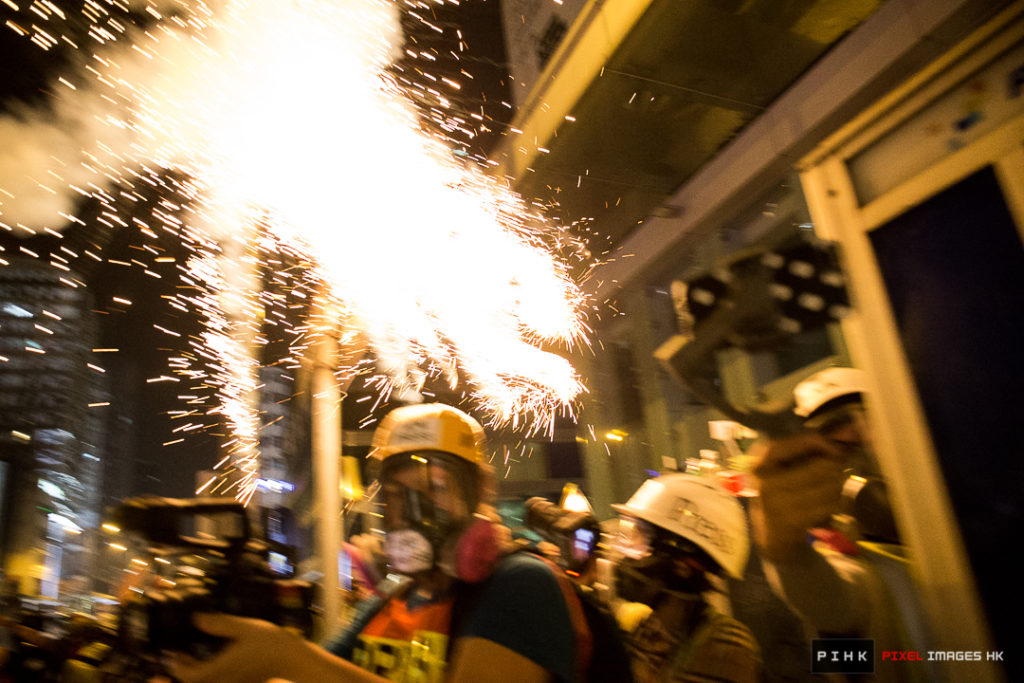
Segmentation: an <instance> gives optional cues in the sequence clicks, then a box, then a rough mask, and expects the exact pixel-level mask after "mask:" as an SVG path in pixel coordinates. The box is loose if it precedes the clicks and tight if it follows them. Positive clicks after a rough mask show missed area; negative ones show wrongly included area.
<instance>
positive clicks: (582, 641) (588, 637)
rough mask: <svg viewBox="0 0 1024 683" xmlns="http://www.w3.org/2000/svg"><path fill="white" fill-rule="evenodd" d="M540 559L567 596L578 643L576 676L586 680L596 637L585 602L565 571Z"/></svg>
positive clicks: (543, 558)
mask: <svg viewBox="0 0 1024 683" xmlns="http://www.w3.org/2000/svg"><path fill="white" fill-rule="evenodd" d="M537 557H540V556H539V555H538V556H537ZM540 559H541V560H542V561H543V562H544V564H546V565H547V566H548V569H550V570H551V572H552V573H553V574H554V575H555V581H557V582H558V587H559V588H560V589H561V590H562V597H564V598H565V606H566V609H568V611H569V619H570V620H571V621H572V632H573V636H574V637H573V642H574V643H575V644H576V678H577V680H579V681H585V680H586V679H587V669H588V668H589V667H590V660H591V658H592V657H593V654H594V639H593V634H592V633H591V631H590V625H589V624H588V623H587V617H586V614H585V613H584V612H583V604H582V603H581V602H580V596H579V595H578V594H577V593H576V586H575V585H573V583H572V581H571V580H569V577H568V576H566V575H565V572H563V571H562V570H561V569H560V568H559V567H558V565H556V564H555V563H554V562H552V561H551V560H549V559H547V558H546V557H540Z"/></svg>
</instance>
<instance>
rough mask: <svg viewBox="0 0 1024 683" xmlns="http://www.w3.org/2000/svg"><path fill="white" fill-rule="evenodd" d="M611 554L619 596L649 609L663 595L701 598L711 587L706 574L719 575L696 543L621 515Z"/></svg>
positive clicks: (715, 567) (715, 565)
mask: <svg viewBox="0 0 1024 683" xmlns="http://www.w3.org/2000/svg"><path fill="white" fill-rule="evenodd" d="M611 550H612V552H614V553H616V554H618V555H619V556H620V559H619V562H618V564H617V566H616V588H617V592H618V594H619V596H620V597H621V598H622V599H624V600H627V601H629V602H640V603H643V604H645V605H648V606H650V607H654V606H655V603H656V602H657V601H658V599H659V598H660V596H661V595H662V594H664V593H673V594H676V595H679V596H695V595H698V594H699V593H701V592H702V591H704V590H707V589H708V588H709V587H710V583H709V581H708V579H707V573H708V572H711V573H716V572H718V571H720V569H719V567H718V565H717V563H716V562H715V561H714V560H712V559H711V558H710V557H709V556H708V554H707V553H706V552H704V551H703V550H702V549H701V548H700V547H699V546H697V545H696V544H695V543H693V542H691V541H689V540H687V539H685V538H682V537H681V536H677V535H676V534H671V533H668V532H667V531H664V530H661V529H658V528H657V527H655V526H654V525H653V524H650V523H648V522H645V521H644V520H642V519H638V518H636V517H633V516H630V515H620V517H619V528H618V532H617V533H616V534H615V537H614V538H613V540H612V542H611Z"/></svg>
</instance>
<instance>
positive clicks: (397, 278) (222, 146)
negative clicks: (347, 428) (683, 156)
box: [0, 0, 587, 500]
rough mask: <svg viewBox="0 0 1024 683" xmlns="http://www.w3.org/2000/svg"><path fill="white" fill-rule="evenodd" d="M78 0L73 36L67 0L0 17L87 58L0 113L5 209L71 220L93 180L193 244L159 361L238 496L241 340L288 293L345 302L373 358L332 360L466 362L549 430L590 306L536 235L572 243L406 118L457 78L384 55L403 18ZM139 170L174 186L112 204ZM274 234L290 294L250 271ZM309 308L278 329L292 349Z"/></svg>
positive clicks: (409, 373) (268, 260)
mask: <svg viewBox="0 0 1024 683" xmlns="http://www.w3.org/2000/svg"><path fill="white" fill-rule="evenodd" d="M26 1H27V0H26ZM5 2H6V4H7V5H8V6H10V7H13V6H15V5H12V4H11V2H9V1H7V0H5ZM434 2H438V0H434ZM407 4H410V6H413V5H422V6H423V8H424V9H429V5H430V3H425V2H416V3H407ZM129 9H130V10H131V11H135V12H144V13H145V14H146V15H148V23H147V25H146V27H145V30H142V29H141V28H139V27H136V26H133V25H132V24H128V23H126V22H124V21H123V20H122V21H119V20H118V13H117V11H116V10H121V11H128V10H129ZM82 13H83V16H84V17H85V21H86V22H87V24H88V27H89V28H88V33H87V38H86V39H85V40H86V42H85V43H83V44H79V43H76V42H75V39H74V38H72V37H69V35H67V34H64V33H62V32H61V31H60V27H61V26H63V25H64V23H65V22H66V21H69V19H68V17H66V16H65V15H64V13H63V12H61V11H60V10H59V9H57V8H56V6H55V5H53V4H52V3H49V2H46V3H38V2H32V3H31V6H30V7H27V8H24V11H22V12H20V13H19V14H18V17H19V20H12V21H9V22H8V24H7V25H8V28H10V29H11V30H13V31H14V32H15V33H17V34H19V35H21V36H23V37H25V38H26V39H30V40H32V41H33V42H34V43H36V45H38V46H39V47H40V48H41V49H44V50H50V49H54V48H55V47H57V46H61V47H63V48H66V47H67V45H71V46H72V47H74V48H76V49H77V51H78V54H79V55H80V56H81V58H82V60H83V62H84V63H83V66H82V68H81V69H79V70H77V71H76V72H75V73H67V74H64V75H63V76H62V77H61V78H60V79H59V80H58V82H57V83H55V84H53V85H52V88H53V91H54V93H55V95H54V100H53V106H52V112H51V113H49V114H48V115H46V116H40V115H35V114H33V113H32V112H29V111H26V112H23V113H22V115H21V116H19V117H17V118H13V117H12V118H8V119H4V120H0V138H2V139H5V140H10V141H11V144H9V145H8V146H7V148H6V150H4V151H0V202H2V203H0V227H3V228H4V229H7V230H9V231H13V232H16V233H19V234H35V233H38V232H42V231H46V232H49V233H54V234H56V232H57V231H59V230H60V229H61V228H62V227H64V226H65V225H67V224H68V223H69V222H76V221H78V222H80V219H79V218H78V217H77V216H75V214H74V211H75V206H76V200H78V199H79V198H80V197H82V196H88V197H92V198H93V199H96V200H99V201H100V202H101V204H103V205H104V206H109V207H111V209H110V210H109V211H107V212H105V213H104V214H103V219H104V220H106V221H109V223H108V224H109V225H111V227H114V226H115V225H116V226H119V227H123V228H127V227H131V228H132V229H138V230H140V231H142V232H143V234H147V235H150V234H151V235H153V236H154V237H155V236H156V235H155V232H154V231H164V232H169V233H173V234H176V235H180V236H181V239H182V240H183V241H184V242H185V243H186V244H188V245H189V246H190V248H191V249H192V251H193V256H192V257H191V258H189V259H188V260H187V261H186V262H185V263H182V264H180V265H179V268H180V271H181V273H180V274H181V278H182V281H183V282H185V283H186V284H187V285H189V286H190V288H189V289H188V291H187V292H185V293H183V294H181V295H180V296H179V297H176V299H175V300H174V301H171V302H170V305H172V306H175V307H178V308H180V309H182V310H192V311H197V312H198V313H199V315H200V317H201V318H202V320H203V321H204V324H205V327H204V331H203V333H202V334H201V335H199V336H198V337H197V338H196V339H194V340H193V346H192V350H191V352H189V353H187V354H185V356H183V357H176V358H172V359H171V367H172V369H173V370H174V374H175V375H176V376H177V377H178V378H180V379H182V380H184V381H185V382H186V383H187V384H188V391H189V392H195V393H186V394H183V398H184V399H185V400H186V401H187V403H188V404H190V405H197V404H202V405H204V406H205V408H204V410H203V411H199V410H194V409H189V410H186V411H183V412H182V415H183V416H188V418H189V419H190V420H198V421H199V422H189V423H188V425H189V426H190V425H192V424H196V425H197V426H199V425H203V424H204V423H203V421H204V420H206V421H208V422H209V423H211V424H212V422H213V421H215V420H219V421H222V422H223V424H226V425H227V426H228V427H229V429H230V431H231V434H232V436H233V439H232V440H231V442H230V443H229V445H228V447H227V448H228V455H227V456H226V457H225V461H224V463H225V465H224V467H225V471H230V472H233V473H236V474H237V475H238V476H237V477H236V481H235V483H234V484H232V486H235V487H236V495H237V496H238V497H239V498H240V499H243V500H248V498H249V497H251V495H252V493H253V491H254V490H255V476H256V474H257V472H258V464H257V454H258V439H259V416H258V415H257V413H256V409H255V401H254V398H253V397H254V395H255V393H256V391H257V387H258V381H257V373H258V362H257V361H256V355H255V354H254V349H255V348H256V346H257V345H258V344H260V343H261V338H260V330H261V325H263V324H264V322H265V321H267V320H271V321H272V320H273V319H274V318H275V316H278V317H280V318H281V319H282V320H283V319H284V316H283V315H281V314H280V311H281V310H286V309H288V308H291V307H293V306H294V305H295V303H296V300H308V299H309V298H312V297H320V298H322V299H323V300H324V301H325V302H327V304H326V305H328V306H330V307H332V308H333V309H335V310H340V311H343V312H344V314H343V315H342V316H341V317H340V319H341V320H344V321H346V322H345V329H335V330H333V331H332V332H331V333H332V334H340V335H343V336H344V335H349V336H351V335H353V334H354V333H355V332H354V331H353V329H351V328H352V327H356V328H358V329H357V331H356V332H357V333H358V336H359V337H360V338H361V339H364V340H365V341H366V343H367V345H368V347H369V348H370V349H372V352H373V356H374V358H375V359H376V363H375V364H372V363H367V362H366V360H365V358H363V359H360V358H359V357H349V358H348V364H349V367H344V368H339V372H341V373H349V374H352V373H355V372H363V371H365V372H371V373H372V372H377V371H378V370H379V368H385V369H386V370H387V372H386V375H381V376H380V377H379V378H378V381H379V387H380V390H381V392H382V395H383V394H385V393H388V392H390V391H392V390H394V389H399V390H406V389H413V390H416V389H418V388H421V387H422V385H423V382H424V379H425V377H427V376H430V375H434V376H442V377H444V378H445V379H447V381H448V383H449V384H450V385H451V386H452V387H453V388H455V387H456V386H457V385H459V386H463V384H462V383H463V382H464V387H463V388H464V391H465V393H466V394H467V395H468V396H469V397H471V398H472V399H474V400H475V401H476V403H477V405H478V406H479V407H480V408H481V409H483V410H484V411H485V412H486V413H487V414H489V415H490V416H491V418H492V421H493V423H494V424H496V425H514V426H518V427H525V428H527V429H528V430H531V431H544V430H547V429H550V428H551V426H552V424H553V420H554V417H555V415H556V414H558V413H570V412H571V410H572V406H573V404H574V401H575V400H576V399H577V397H578V396H579V394H580V393H581V392H583V391H584V390H585V389H584V386H583V384H582V382H581V380H580V377H579V376H578V374H577V373H576V372H575V371H574V369H573V368H572V366H571V364H570V363H569V362H568V361H567V360H565V359H564V358H563V357H562V356H561V355H558V354H557V353H554V352H552V351H551V350H550V349H552V348H554V349H570V348H572V347H573V346H574V345H576V344H579V343H583V342H585V340H586V333H587V328H586V325H585V322H584V320H583V315H582V310H583V304H584V299H583V294H582V292H581V290H580V288H579V287H578V286H577V284H576V283H575V282H574V281H573V279H572V277H571V275H570V263H569V261H568V260H567V259H565V258H563V257H560V256H556V255H555V254H570V255H572V256H570V258H579V256H578V255H579V254H580V253H582V245H581V244H580V243H579V242H578V241H576V240H575V239H573V238H572V237H571V236H570V235H569V233H568V232H567V231H564V230H561V229H559V228H558V227H556V226H551V225H549V224H547V223H545V221H544V219H543V217H542V216H541V215H539V214H538V213H537V212H536V211H535V210H532V209H528V208H527V206H526V205H525V204H524V203H523V202H522V201H521V200H520V199H519V198H518V197H516V196H515V195H514V194H513V193H512V192H510V191H509V190H508V189H507V187H505V186H504V185H503V184H502V183H501V182H499V181H498V180H496V179H494V178H491V177H489V176H487V175H486V174H485V173H483V172H482V171H481V170H480V166H479V165H477V164H475V163H472V162H467V161H465V160H460V159H459V158H457V157H455V156H454V155H453V154H452V151H451V148H450V146H448V145H447V144H446V141H445V140H443V139H441V138H440V137H439V136H437V135H436V134H430V133H428V132H427V131H426V129H425V128H424V126H423V125H421V123H420V121H419V120H418V118H417V114H416V111H415V110H414V108H413V105H412V103H411V101H410V100H411V98H410V97H409V94H410V90H411V89H416V90H417V92H416V93H415V94H416V96H417V97H420V98H422V97H423V96H424V93H427V94H429V95H430V96H432V97H433V99H434V100H435V101H436V102H439V103H442V104H443V103H444V102H445V95H444V91H445V89H457V88H458V87H459V84H458V83H457V82H455V81H452V80H451V79H448V78H444V79H438V78H435V77H433V76H430V75H429V73H427V72H423V73H424V75H425V76H427V80H428V81H429V83H428V84H427V85H426V86H425V85H424V84H423V83H420V82H416V83H411V82H410V81H408V79H406V78H402V79H398V78H396V77H395V76H394V75H393V73H392V72H390V71H389V65H390V64H391V62H392V60H393V58H394V56H395V55H396V53H397V50H398V46H399V45H400V38H401V36H400V31H399V30H398V28H397V26H398V22H397V21H396V16H395V7H394V6H393V4H392V3H391V2H388V1H387V0H343V1H337V0H333V1H329V0H291V1H289V2H282V1H281V0H226V1H225V2H223V3H221V4H217V5H213V4H208V3H205V2H195V3H190V4H189V5H188V6H187V9H183V7H182V6H181V5H180V4H179V3H175V2H168V1H166V0H165V1H163V2H148V3H146V2H138V1H135V2H128V3H127V5H119V4H118V3H116V2H113V1H112V0H104V2H97V1H94V0H88V1H87V2H86V3H85V4H84V5H83V8H82ZM21 19H23V20H21ZM40 19H42V21H40ZM77 21H82V17H77ZM424 21H426V20H424ZM79 42H81V41H79ZM441 119H442V121H441V123H442V125H441V128H442V129H444V130H448V131H450V132H451V133H452V134H456V135H458V134H470V135H471V134H472V131H471V130H469V128H468V124H466V122H464V121H460V120H459V119H458V117H446V116H441ZM40 139H47V140H49V141H50V144H49V146H47V147H40V146H39V145H38V140H40ZM161 169H169V170H172V171H173V173H170V174H168V173H161V172H160V171H161ZM146 185H149V186H156V185H159V186H161V187H164V188H166V189H167V190H168V193H169V194H172V195H173V196H175V197H184V198H186V200H187V201H186V202H183V204H182V205H173V202H169V203H165V204H164V205H162V206H161V208H160V209H159V210H157V211H155V212H154V215H153V224H152V225H150V224H148V223H147V224H143V225H138V223H139V222H140V221H138V220H136V221H135V224H130V221H129V220H127V219H126V218H122V217H121V216H120V215H118V212H117V211H116V210H114V209H113V207H114V206H115V202H114V196H115V195H116V194H118V193H120V194H122V195H124V194H125V193H127V194H128V195H131V194H132V193H133V192H134V188H136V187H145V186H146ZM115 188H116V189H115ZM136 194H137V193H136ZM91 256H92V257H93V258H96V255H95V254H92V255H91ZM283 257H288V258H290V259H291V260H292V261H293V262H298V263H301V264H302V268H301V269H300V270H299V271H297V272H293V271H290V272H287V273H276V274H275V278H281V279H280V282H281V283H283V284H286V285H287V290H286V291H287V292H288V293H287V295H280V294H278V295H268V294H267V293H266V292H264V291H262V290H261V286H260V277H259V275H258V273H259V272H260V271H261V269H262V270H264V271H267V270H269V271H270V272H275V268H274V266H275V264H278V263H280V262H281V261H280V259H281V258H283ZM321 327H322V326H321V325H317V324H313V323H312V322H308V321H307V322H306V323H303V324H300V325H299V326H298V328H296V329H292V330H289V332H290V333H292V334H294V335H295V337H296V339H297V340H298V341H297V342H296V343H295V344H294V345H293V347H294V348H293V350H294V352H295V353H296V354H298V353H302V351H303V350H304V348H305V347H306V346H307V345H308V344H309V343H310V342H311V340H312V339H313V338H314V337H315V334H318V333H321V334H322V333H325V332H324V331H323V330H322V329H321ZM168 333H169V334H173V333H174V332H173V331H172V330H168ZM215 416H216V417H215Z"/></svg>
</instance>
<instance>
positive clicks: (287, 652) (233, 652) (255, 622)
mask: <svg viewBox="0 0 1024 683" xmlns="http://www.w3.org/2000/svg"><path fill="white" fill-rule="evenodd" d="M193 622H194V623H195V625H196V627H197V628H198V629H199V630H201V631H204V632H206V633H209V634H210V635H213V636H217V637H220V638H227V639H228V640H229V642H228V644H227V645H225V646H224V648H223V649H222V650H220V651H219V652H218V653H217V654H216V655H214V656H213V657H212V658H211V659H207V660H198V659H195V658H194V657H191V656H189V655H186V654H183V653H173V654H172V655H171V656H170V659H169V661H168V665H169V668H170V670H171V673H172V674H173V675H174V677H175V678H177V679H179V680H181V681H182V682H183V683H213V682H216V683H231V682H237V683H262V682H263V681H265V680H266V679H268V678H272V677H275V676H278V677H283V678H287V677H288V675H289V671H290V668H291V667H290V663H291V662H292V660H293V659H294V658H295V657H296V656H300V655H301V653H302V651H303V650H304V648H305V647H306V646H307V643H306V641H305V640H304V639H303V638H302V637H301V636H299V635H298V634H296V633H292V632H290V631H286V630H285V629H283V628H281V627H280V626H277V625H275V624H272V623H270V622H269V621H262V620H260V619H249V618H245V617H236V616H231V615H227V614H197V615H196V616H195V617H194V619H193Z"/></svg>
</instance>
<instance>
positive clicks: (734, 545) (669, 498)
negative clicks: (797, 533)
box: [612, 474, 750, 579]
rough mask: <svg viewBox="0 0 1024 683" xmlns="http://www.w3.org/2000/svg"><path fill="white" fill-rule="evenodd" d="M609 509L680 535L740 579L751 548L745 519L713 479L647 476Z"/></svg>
mask: <svg viewBox="0 0 1024 683" xmlns="http://www.w3.org/2000/svg"><path fill="white" fill-rule="evenodd" d="M612 508H613V509H614V510H615V511H616V512H618V513H619V514H622V515H626V516H629V517H634V518H636V519H641V520H643V521H645V522H647V523H648V524H651V525H653V526H656V527H658V528H659V529H663V530H665V531H668V532H669V533H672V534H675V535H677V536H681V537H682V538H684V539H686V540H688V541H690V542H691V543H693V544H694V545H696V546H697V547H699V548H700V549H701V550H703V551H704V552H706V553H707V554H708V555H709V556H710V557H711V559H713V560H714V561H715V562H717V563H718V564H719V566H721V567H722V569H724V570H725V571H727V572H728V573H729V574H730V575H731V576H734V577H736V578H737V579H742V578H743V570H744V568H745V567H746V564H747V555H748V553H749V552H750V539H749V536H748V534H747V518H746V515H745V514H744V512H743V508H742V507H741V506H740V504H739V502H738V501H737V500H736V498H734V497H733V496H732V495H730V494H729V493H728V492H727V491H726V490H725V489H723V488H722V487H721V486H719V485H718V484H716V483H715V482H714V481H713V480H711V479H707V478H704V477H695V476H692V475H689V474H666V475H664V476H661V477H657V478H655V479H648V480H647V481H645V482H644V483H643V484H642V485H641V486H640V488H638V489H637V490H636V493H634V494H633V496H632V497H631V498H630V499H629V500H628V501H627V502H626V504H625V505H612Z"/></svg>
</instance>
